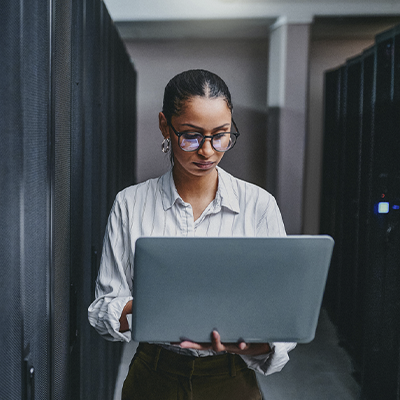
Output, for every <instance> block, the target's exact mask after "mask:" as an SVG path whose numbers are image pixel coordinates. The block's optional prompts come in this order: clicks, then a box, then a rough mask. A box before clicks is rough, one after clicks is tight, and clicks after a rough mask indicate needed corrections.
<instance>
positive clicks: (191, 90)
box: [162, 69, 233, 123]
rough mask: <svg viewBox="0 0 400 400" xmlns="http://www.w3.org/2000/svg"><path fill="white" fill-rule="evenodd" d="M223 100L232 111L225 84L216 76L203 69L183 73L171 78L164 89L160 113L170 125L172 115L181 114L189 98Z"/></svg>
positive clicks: (229, 96)
mask: <svg viewBox="0 0 400 400" xmlns="http://www.w3.org/2000/svg"><path fill="white" fill-rule="evenodd" d="M195 96H199V97H206V98H211V99H213V98H223V99H224V100H225V101H226V104H227V106H228V108H229V109H230V110H231V112H232V109H233V105H232V100H231V94H230V92H229V89H228V86H226V83H225V82H224V81H223V80H222V79H221V78H220V77H219V76H218V75H216V74H213V73H212V72H209V71H205V70H203V69H192V70H189V71H184V72H182V73H180V74H178V75H176V76H175V77H173V78H172V79H171V80H170V81H169V82H168V84H167V86H166V87H165V91H164V101H163V109H162V112H163V114H164V115H165V118H166V119H167V121H168V122H169V123H170V122H171V118H172V116H173V115H176V116H178V115H180V114H181V113H182V112H183V109H184V106H185V102H186V101H187V100H189V99H190V98H191V97H195Z"/></svg>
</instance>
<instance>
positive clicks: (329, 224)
mask: <svg viewBox="0 0 400 400" xmlns="http://www.w3.org/2000/svg"><path fill="white" fill-rule="evenodd" d="M345 80H346V68H345V67H341V68H338V69H336V70H332V71H329V72H327V73H326V74H325V82H324V84H325V93H326V96H325V112H324V115H325V136H324V160H323V179H322V193H323V195H322V196H321V226H320V230H321V232H322V233H324V234H329V235H331V236H332V237H334V238H335V240H336V244H335V249H334V252H333V255H332V262H331V267H330V270H329V279H328V280H327V283H326V290H325V296H324V305H325V307H326V308H327V310H328V312H329V314H330V316H331V318H332V319H333V320H335V321H336V320H337V319H338V317H339V315H340V308H339V302H338V301H337V300H338V295H339V292H340V284H341V282H340V276H341V255H342V253H341V251H340V249H341V242H340V238H341V234H340V233H341V230H342V217H341V216H342V202H341V199H342V196H341V193H342V182H341V180H340V171H341V169H342V160H343V139H344V135H343V126H344V122H343V102H344V100H345V93H344V89H345V87H344V83H343V82H344V81H345Z"/></svg>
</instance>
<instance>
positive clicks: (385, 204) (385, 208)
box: [378, 201, 389, 214]
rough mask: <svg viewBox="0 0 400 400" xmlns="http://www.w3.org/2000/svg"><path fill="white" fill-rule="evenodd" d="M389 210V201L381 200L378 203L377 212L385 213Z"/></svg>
mask: <svg viewBox="0 0 400 400" xmlns="http://www.w3.org/2000/svg"><path fill="white" fill-rule="evenodd" d="M388 212H389V203H388V202H386V201H382V202H380V203H378V213H379V214H387V213H388Z"/></svg>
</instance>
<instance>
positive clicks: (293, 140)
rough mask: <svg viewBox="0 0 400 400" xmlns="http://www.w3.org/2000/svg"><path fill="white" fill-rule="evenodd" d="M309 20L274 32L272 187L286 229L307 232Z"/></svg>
mask: <svg viewBox="0 0 400 400" xmlns="http://www.w3.org/2000/svg"><path fill="white" fill-rule="evenodd" d="M309 40H310V24H308V23H301V24H294V23H293V24H291V23H282V24H280V23H277V24H275V25H274V26H273V28H272V30H271V34H270V50H269V72H268V73H269V77H268V136H267V146H268V148H267V158H268V159H267V188H268V189H269V190H270V191H271V192H272V193H273V194H274V195H275V196H276V198H277V201H278V204H279V207H280V209H281V211H282V215H283V219H284V222H285V225H286V230H287V232H288V233H290V234H299V233H301V231H302V208H303V186H304V155H305V149H306V122H307V118H306V115H307V90H308V58H309Z"/></svg>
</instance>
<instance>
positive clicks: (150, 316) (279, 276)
mask: <svg viewBox="0 0 400 400" xmlns="http://www.w3.org/2000/svg"><path fill="white" fill-rule="evenodd" d="M333 246H334V241H333V239H332V238H331V237H330V236H323V235H318V236H305V235H301V236H287V237H268V238H254V237H253V238H250V237H241V238H239V237H233V238H221V237H217V238H215V237H214V238H213V237H203V238H200V237H142V238H139V239H138V240H137V241H136V250H135V259H134V282H133V298H134V301H133V312H132V339H133V340H135V341H138V342H180V341H182V340H187V339H188V340H191V341H194V342H198V343H200V342H210V341H211V340H210V337H211V332H212V331H213V330H214V329H216V330H218V332H219V334H220V335H221V341H222V342H223V343H224V342H225V343H230V342H238V341H239V340H244V341H245V342H247V343H257V342H259V343H263V342H298V343H308V342H310V341H312V340H313V338H314V336H315V330H316V326H317V322H318V317H319V312H320V308H321V303H322V298H323V293H324V288H325V283H326V278H327V275H328V269H329V265H330V260H331V255H332V250H333Z"/></svg>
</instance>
